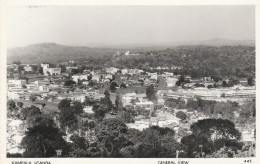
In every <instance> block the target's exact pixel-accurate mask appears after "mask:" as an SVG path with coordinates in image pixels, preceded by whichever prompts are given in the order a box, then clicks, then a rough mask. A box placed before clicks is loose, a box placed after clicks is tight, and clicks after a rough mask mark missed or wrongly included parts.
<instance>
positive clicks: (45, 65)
mask: <svg viewBox="0 0 260 164" xmlns="http://www.w3.org/2000/svg"><path fill="white" fill-rule="evenodd" d="M41 67H42V68H43V69H44V68H49V67H50V65H49V64H41Z"/></svg>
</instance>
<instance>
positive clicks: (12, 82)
mask: <svg viewBox="0 0 260 164" xmlns="http://www.w3.org/2000/svg"><path fill="white" fill-rule="evenodd" d="M23 85H26V80H8V82H7V86H8V88H11V87H22V86H23Z"/></svg>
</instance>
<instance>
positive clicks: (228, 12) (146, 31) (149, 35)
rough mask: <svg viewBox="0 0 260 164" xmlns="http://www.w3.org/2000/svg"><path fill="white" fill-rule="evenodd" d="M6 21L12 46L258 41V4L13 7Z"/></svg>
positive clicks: (8, 44) (8, 43)
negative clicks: (256, 30)
mask: <svg viewBox="0 0 260 164" xmlns="http://www.w3.org/2000/svg"><path fill="white" fill-rule="evenodd" d="M82 15H83V16H84V17H83V16H82ZM176 15H177V16H176ZM6 25H7V26H6V27H7V46H8V47H9V48H12V47H23V46H27V45H30V44H35V43H46V42H47V43H50V42H51V43H57V44H62V45H70V46H92V45H94V46H95V45H101V46H102V45H131V44H144V45H145V44H165V43H183V42H194V41H203V40H211V39H215V38H219V39H228V40H255V9H254V6H84V7H79V6H73V7H61V6H58V7H46V6H44V7H36V8H31V7H12V8H9V9H8V11H7V20H6ZM190 27H192V28H190Z"/></svg>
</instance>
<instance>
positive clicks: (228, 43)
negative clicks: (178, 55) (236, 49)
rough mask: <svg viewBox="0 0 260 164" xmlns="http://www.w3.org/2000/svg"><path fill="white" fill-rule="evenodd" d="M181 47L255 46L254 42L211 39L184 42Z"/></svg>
mask: <svg viewBox="0 0 260 164" xmlns="http://www.w3.org/2000/svg"><path fill="white" fill-rule="evenodd" d="M181 44H182V45H205V46H217V47H219V46H239V45H240V46H255V41H254V40H230V39H211V40H203V41H193V42H184V43H181Z"/></svg>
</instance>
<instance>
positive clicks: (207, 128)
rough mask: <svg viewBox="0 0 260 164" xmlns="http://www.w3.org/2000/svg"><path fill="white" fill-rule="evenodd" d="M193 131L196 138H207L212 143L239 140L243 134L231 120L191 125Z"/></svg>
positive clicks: (210, 120) (205, 120)
mask: <svg viewBox="0 0 260 164" xmlns="http://www.w3.org/2000/svg"><path fill="white" fill-rule="evenodd" d="M190 128H191V131H192V133H193V134H194V135H195V136H199V137H206V138H209V139H211V140H212V141H215V140H218V139H224V140H231V139H234V140H239V139H240V137H241V133H240V132H239V131H238V130H237V129H236V128H235V124H234V123H233V122H231V121H230V120H223V119H204V120H199V121H198V122H196V123H194V124H192V125H191V127H190Z"/></svg>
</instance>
